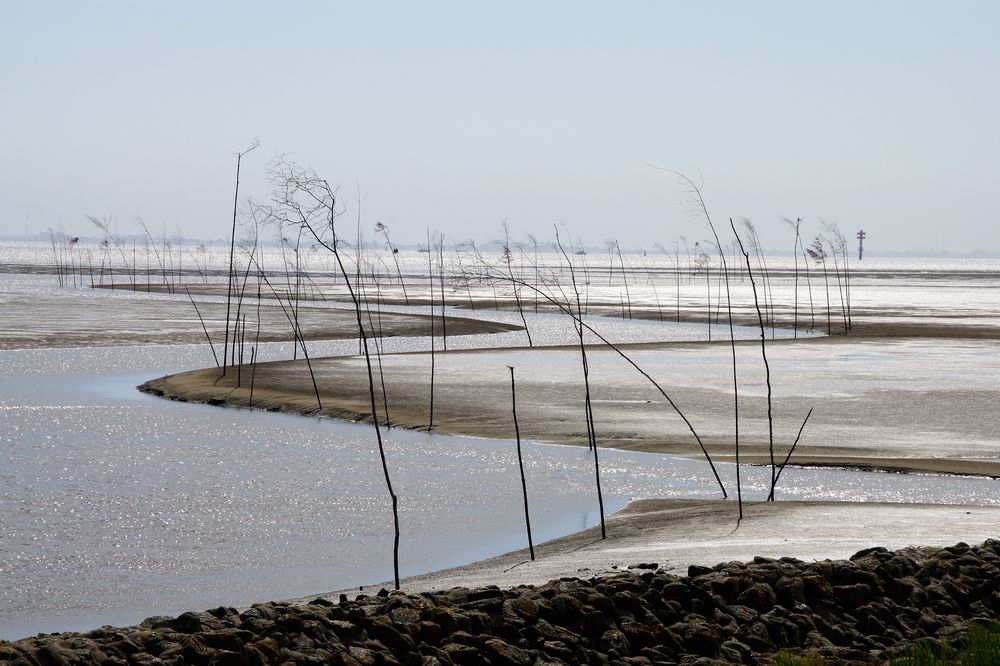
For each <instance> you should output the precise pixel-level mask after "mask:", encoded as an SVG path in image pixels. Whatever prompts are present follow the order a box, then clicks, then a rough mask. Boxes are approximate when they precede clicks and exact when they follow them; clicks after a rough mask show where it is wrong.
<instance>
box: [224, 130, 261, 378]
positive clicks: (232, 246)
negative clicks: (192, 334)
mask: <svg viewBox="0 0 1000 666" xmlns="http://www.w3.org/2000/svg"><path fill="white" fill-rule="evenodd" d="M258 145H260V144H259V143H258V141H257V140H256V139H254V140H253V143H252V144H251V146H250V147H249V148H247V149H246V150H244V151H243V152H242V153H237V154H236V193H235V194H234V195H233V232H232V236H231V237H230V239H229V284H228V286H227V287H226V337H225V341H224V342H223V343H222V376H223V377H225V376H226V363H227V360H228V358H229V357H228V356H227V354H226V352H227V351H228V350H229V313H230V310H231V309H232V302H233V255H234V254H235V253H236V209H237V207H238V205H239V202H240V162H241V161H242V160H243V156H244V155H246V154H247V153H249V152H250V151H251V150H253V149H254V148H256V147H257V146H258ZM233 345H234V346H235V345H236V340H235V338H234V339H233Z"/></svg>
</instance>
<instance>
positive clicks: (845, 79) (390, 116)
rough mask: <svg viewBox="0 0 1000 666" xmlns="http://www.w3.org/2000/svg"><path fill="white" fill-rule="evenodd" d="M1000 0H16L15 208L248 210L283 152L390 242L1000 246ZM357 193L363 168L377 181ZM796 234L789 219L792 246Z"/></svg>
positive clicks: (3, 14)
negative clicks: (717, 235)
mask: <svg viewBox="0 0 1000 666" xmlns="http://www.w3.org/2000/svg"><path fill="white" fill-rule="evenodd" d="M997 25H1000V3H997V2H994V1H992V0H990V1H984V2H972V1H965V2H963V1H958V2H950V3H944V2H933V3H931V2H920V1H891V0H883V1H879V2H869V1H864V2H860V1H851V0H845V1H842V2H836V3H818V2H791V1H790V2H784V1H781V0H773V1H769V2H758V3H747V2H723V1H721V0H720V1H717V2H668V1H661V2H621V3H598V2H586V1H580V2H577V1H572V2H570V1H564V2H560V1H550V2H518V1H513V0H512V1H510V2H503V3H473V2H435V1H433V0H428V2H420V3H415V2H351V3H347V2H332V1H331V2H305V1H300V2H286V3H275V2H252V1H247V2H221V1H220V2H210V3H202V2H199V3H194V2H185V1H177V0H175V1H173V2H153V1H152V0H150V1H148V2H131V1H125V0H121V1H118V2H111V1H101V0H90V1H88V2H76V1H72V2H68V1H67V2H46V1H44V0H38V1H34V2H14V1H13V0H0V58H2V62H3V66H2V67H0V91H2V104H0V123H2V128H3V129H2V131H0V142H2V143H0V146H2V150H3V157H4V159H3V160H2V161H0V235H3V234H21V233H25V232H26V231H27V232H28V233H38V232H44V231H45V230H46V229H48V228H52V229H61V230H62V231H64V232H66V233H69V234H71V235H88V234H94V235H96V233H95V232H96V229H95V228H94V227H93V226H92V225H91V224H90V223H89V222H88V221H87V218H86V216H87V215H95V216H98V217H105V216H107V217H109V219H112V220H114V223H113V224H114V228H115V229H116V230H117V231H118V232H119V233H122V234H129V233H138V232H139V228H138V226H137V224H136V222H135V219H136V216H137V215H138V216H141V217H142V218H143V219H144V220H145V222H146V223H147V224H148V225H149V227H150V228H151V229H154V230H166V231H167V232H168V233H169V234H180V235H183V236H186V237H194V238H202V239H211V238H222V237H225V236H227V235H228V230H229V226H230V224H231V217H232V206H233V187H234V175H235V167H236V153H237V152H239V151H240V150H243V149H245V148H246V147H247V146H249V145H250V144H251V141H253V140H254V139H255V138H256V139H259V141H260V147H259V148H258V149H257V150H255V151H253V152H252V153H250V154H249V155H247V156H246V157H245V158H244V160H243V172H242V179H241V190H240V199H241V200H243V199H245V198H247V197H250V198H253V199H255V200H258V201H261V200H266V199H267V198H268V197H269V196H270V185H269V182H268V163H269V162H270V161H271V160H272V159H273V158H274V157H275V156H276V155H279V154H280V155H285V156H286V158H287V159H290V160H294V161H296V162H297V163H300V164H302V165H307V166H310V167H312V168H313V169H315V170H316V171H317V173H319V174H320V175H322V176H323V177H324V178H326V179H327V180H328V181H330V182H331V183H333V184H337V185H338V186H339V187H340V192H341V201H342V203H343V204H344V205H345V206H346V207H347V209H349V211H350V212H351V214H352V217H353V214H354V213H356V212H357V206H358V205H359V199H360V206H361V214H362V219H363V221H364V222H363V224H365V225H366V226H371V227H373V226H374V224H375V222H376V221H381V222H383V223H384V224H385V225H387V226H388V227H389V229H390V233H391V235H392V237H393V240H394V242H396V243H403V244H405V243H418V242H419V241H420V240H421V239H422V238H423V237H424V236H425V234H426V230H427V229H428V228H430V229H431V230H432V231H437V232H440V233H442V234H444V235H445V236H446V237H447V238H449V239H452V240H455V241H461V240H465V239H470V238H471V239H476V240H477V241H480V242H483V241H487V240H490V239H496V238H499V237H500V235H501V233H502V232H501V224H502V222H503V221H504V220H506V221H507V223H508V224H509V226H510V228H511V230H512V234H513V236H514V237H515V238H522V239H523V238H525V237H526V234H529V233H530V234H534V235H535V236H537V237H539V238H540V239H549V238H551V237H552V235H553V233H552V229H553V225H555V224H565V225H566V227H567V228H568V229H569V230H570V232H571V234H572V236H573V237H574V239H575V240H577V241H579V242H582V243H583V244H587V245H592V246H600V245H602V244H603V243H604V242H605V241H606V240H607V239H618V240H619V242H620V244H621V246H622V247H623V248H649V249H652V247H653V245H654V243H661V244H663V245H668V246H669V245H672V243H673V240H674V239H676V238H677V237H678V236H682V235H683V236H684V237H685V238H686V239H687V240H688V241H694V240H699V239H703V238H708V237H709V235H710V233H709V231H708V229H707V227H706V225H705V224H704V222H703V221H702V220H701V219H699V218H698V217H697V216H695V215H693V214H692V211H691V207H690V205H689V201H688V193H687V192H686V191H685V189H684V188H683V187H681V186H680V185H679V184H678V183H677V181H676V179H675V178H674V177H673V176H671V175H670V174H669V173H666V172H664V171H661V170H657V169H654V168H652V166H651V165H655V166H659V167H663V168H666V169H674V170H679V171H682V172H684V173H686V174H688V175H690V176H691V177H692V178H694V179H695V180H696V181H697V182H699V183H701V185H702V194H703V196H704V199H705V202H706V204H707V205H708V208H709V212H710V214H712V215H713V217H714V219H715V221H716V223H717V224H720V225H728V218H729V217H734V218H737V219H738V218H740V217H748V218H750V219H752V220H753V221H754V223H755V224H756V226H757V228H758V230H759V232H760V235H761V237H762V240H763V243H764V245H765V246H766V247H768V248H769V249H771V248H773V249H775V250H781V249H784V246H786V245H787V246H791V243H792V236H791V232H790V229H789V228H788V226H787V225H785V224H784V223H783V222H782V221H781V217H782V216H785V217H791V218H794V217H802V218H803V219H804V221H805V222H804V227H803V229H804V232H805V233H806V234H815V233H818V232H819V231H820V230H821V229H820V221H821V220H825V221H828V222H834V223H837V224H838V225H839V226H840V228H841V229H842V230H843V231H844V233H845V235H846V236H848V238H851V237H853V235H854V234H855V233H856V231H857V230H858V229H862V228H863V229H864V230H865V231H866V233H867V236H868V239H867V241H866V248H867V249H868V252H869V253H877V252H879V251H886V252H889V251H932V250H936V251H941V250H947V251H952V252H970V251H976V250H982V251H987V252H1000V225H998V224H997V222H998V221H1000V220H998V216H997V213H996V210H997V207H996V206H995V205H994V201H995V198H996V192H997V186H998V184H1000V179H998V177H997V176H998V169H997V166H996V160H997V154H998V152H1000V150H998V149H1000V138H998V137H1000V130H998V128H997V120H998V118H1000V85H998V84H1000V81H998V78H1000V40H997V39H996V34H995V30H996V26H997ZM359 195H360V196H359ZM788 249H790V247H789V248H788Z"/></svg>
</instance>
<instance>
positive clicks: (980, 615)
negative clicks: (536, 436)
mask: <svg viewBox="0 0 1000 666" xmlns="http://www.w3.org/2000/svg"><path fill="white" fill-rule="evenodd" d="M998 564H1000V541H987V542H986V543H984V544H983V545H981V546H972V547H970V546H968V545H966V544H958V545H956V546H951V547H948V548H944V549H940V550H938V549H920V550H913V549H911V550H906V551H898V552H890V551H887V550H885V549H882V548H873V549H869V550H865V551H861V552H859V553H858V554H856V555H855V556H854V557H852V558H851V559H850V560H849V561H848V560H838V561H830V560H825V561H820V562H809V563H807V562H802V561H799V560H795V559H791V558H783V559H780V560H772V559H763V558H758V559H756V560H754V561H753V562H750V563H733V562H731V563H725V564H720V565H717V566H715V567H712V568H706V567H691V569H690V570H689V572H688V574H689V575H688V576H686V577H679V576H674V575H670V574H666V573H663V572H660V571H658V570H657V566H656V565H655V564H641V565H636V566H634V567H632V568H631V570H629V571H626V572H622V573H620V574H617V575H612V576H607V577H599V578H592V579H586V580H585V579H577V578H563V579H560V580H555V581H551V582H549V583H546V584H545V585H541V586H537V587H531V586H528V587H518V588H514V589H511V590H501V589H498V588H496V587H486V588H480V589H474V590H470V589H466V588H455V589H452V590H448V591H443V592H433V593H422V594H396V593H393V594H388V593H386V592H385V591H384V590H383V591H382V592H380V593H379V595H377V596H371V597H364V596H362V597H359V598H357V599H354V600H348V599H347V598H346V597H341V598H340V600H339V601H330V600H326V599H317V600H315V601H313V602H312V603H310V604H306V605H301V606H295V605H289V604H281V603H265V604H257V605H255V606H253V607H252V608H250V609H248V610H245V611H243V612H242V613H240V612H238V611H236V610H235V609H232V608H218V609H216V610H212V611H208V612H205V613H184V614H183V615H181V616H179V617H176V618H169V617H155V618H150V619H148V620H146V621H145V622H143V623H142V624H140V625H139V626H137V627H132V628H128V629H115V628H110V627H106V628H103V629H99V630H97V631H92V632H88V633H80V634H77V633H67V634H53V635H49V636H44V635H43V636H39V637H36V638H27V639H23V640H20V641H15V642H10V643H2V642H0V663H4V664H7V663H10V664H17V665H20V664H32V665H55V664H114V665H122V666H124V665H126V664H136V665H144V666H156V665H160V664H206V665H208V664H225V665H229V664H233V665H236V664H352V665H357V664H365V665H376V664H413V665H414V666H416V665H421V666H424V665H427V666H430V665H432V664H525V665H527V664H545V663H554V664H563V663H565V664H608V663H611V664H656V663H662V664H670V663H685V664H688V663H690V664H702V663H704V664H711V663H719V662H725V663H746V664H760V663H766V662H767V661H768V659H769V658H770V656H771V655H773V654H774V653H775V652H776V651H777V650H779V649H783V648H786V649H787V648H791V649H801V650H805V651H809V652H812V653H815V654H819V655H823V656H826V657H830V658H833V659H834V660H836V661H838V662H840V661H843V662H852V661H855V662H866V663H871V662H872V661H873V660H878V659H882V658H885V657H887V656H889V655H891V654H893V653H894V652H898V651H899V650H900V649H902V648H903V647H905V646H907V645H908V644H909V643H911V642H913V641H916V640H920V639H924V640H939V639H942V638H945V637H949V636H952V635H954V634H957V633H959V632H961V631H962V629H963V628H964V627H966V626H967V625H968V623H969V622H971V621H976V620H980V619H983V620H985V619H995V618H997V617H998V611H1000V569H998Z"/></svg>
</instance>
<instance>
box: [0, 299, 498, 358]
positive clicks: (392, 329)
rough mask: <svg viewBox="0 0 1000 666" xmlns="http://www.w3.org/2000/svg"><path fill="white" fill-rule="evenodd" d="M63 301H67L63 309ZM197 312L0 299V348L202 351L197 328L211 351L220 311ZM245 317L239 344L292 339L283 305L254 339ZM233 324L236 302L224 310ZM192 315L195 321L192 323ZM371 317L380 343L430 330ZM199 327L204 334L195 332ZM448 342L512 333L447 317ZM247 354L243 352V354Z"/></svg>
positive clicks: (414, 322) (346, 316) (346, 333)
mask: <svg viewBox="0 0 1000 666" xmlns="http://www.w3.org/2000/svg"><path fill="white" fill-rule="evenodd" d="M67 299H72V301H71V302H67ZM197 307H198V310H197V311H196V310H195V308H194V307H193V306H192V305H191V303H190V301H188V300H187V298H186V295H184V294H182V295H181V296H180V297H179V298H155V297H154V298H150V297H147V296H142V295H141V294H133V293H132V292H121V291H116V292H112V293H107V292H102V293H99V294H95V293H91V292H90V290H85V291H81V292H79V293H71V294H66V293H57V294H19V293H0V309H2V310H3V311H4V312H5V317H6V319H5V322H4V323H5V325H4V327H3V330H0V349H44V348H53V347H60V348H66V347H108V346H125V345H165V344H204V343H205V341H206V338H205V329H207V330H208V333H209V335H210V336H211V339H212V343H213V344H215V345H216V346H217V347H218V348H219V349H218V350H217V351H218V352H219V353H220V354H221V353H222V352H221V347H222V345H223V342H224V337H225V322H226V304H225V303H221V302H217V301H200V302H198V305H197ZM241 308H242V313H243V314H244V315H246V318H247V319H246V321H247V331H246V340H247V342H246V345H247V347H249V345H251V344H254V342H250V340H253V341H256V340H258V339H259V341H260V342H281V341H288V340H292V337H293V336H292V324H291V322H290V320H289V314H290V312H289V310H288V308H287V306H285V307H282V306H279V305H275V304H273V301H272V302H266V301H265V303H264V304H263V305H261V307H260V310H259V311H260V321H261V325H260V334H259V338H258V336H257V313H258V308H257V305H256V302H255V301H254V303H253V304H252V305H251V304H250V301H246V302H244V303H242V304H241ZM231 310H232V312H231V319H235V317H236V312H237V303H236V302H235V301H234V303H233V305H232V308H231ZM199 313H200V316H201V319H199ZM372 317H373V321H375V320H376V318H377V326H380V327H381V333H382V335H384V336H421V335H426V333H427V331H428V330H429V328H430V323H429V316H427V315H418V314H395V313H388V312H383V313H381V316H380V317H377V316H376V315H375V314H374V313H373V315H372ZM202 322H204V328H202ZM298 324H299V326H300V327H301V330H302V336H303V338H304V339H305V340H306V341H313V340H343V339H350V338H356V337H357V334H358V328H357V320H356V318H355V314H354V311H353V310H351V309H345V308H342V307H341V308H332V307H316V306H302V307H299V309H298ZM447 326H448V333H449V335H452V334H454V335H471V334H476V333H492V332H496V331H508V330H514V329H515V327H512V326H508V325H507V324H501V323H493V322H487V321H482V320H478V319H467V318H464V317H449V318H448V322H447ZM247 353H248V354H249V352H247Z"/></svg>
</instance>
